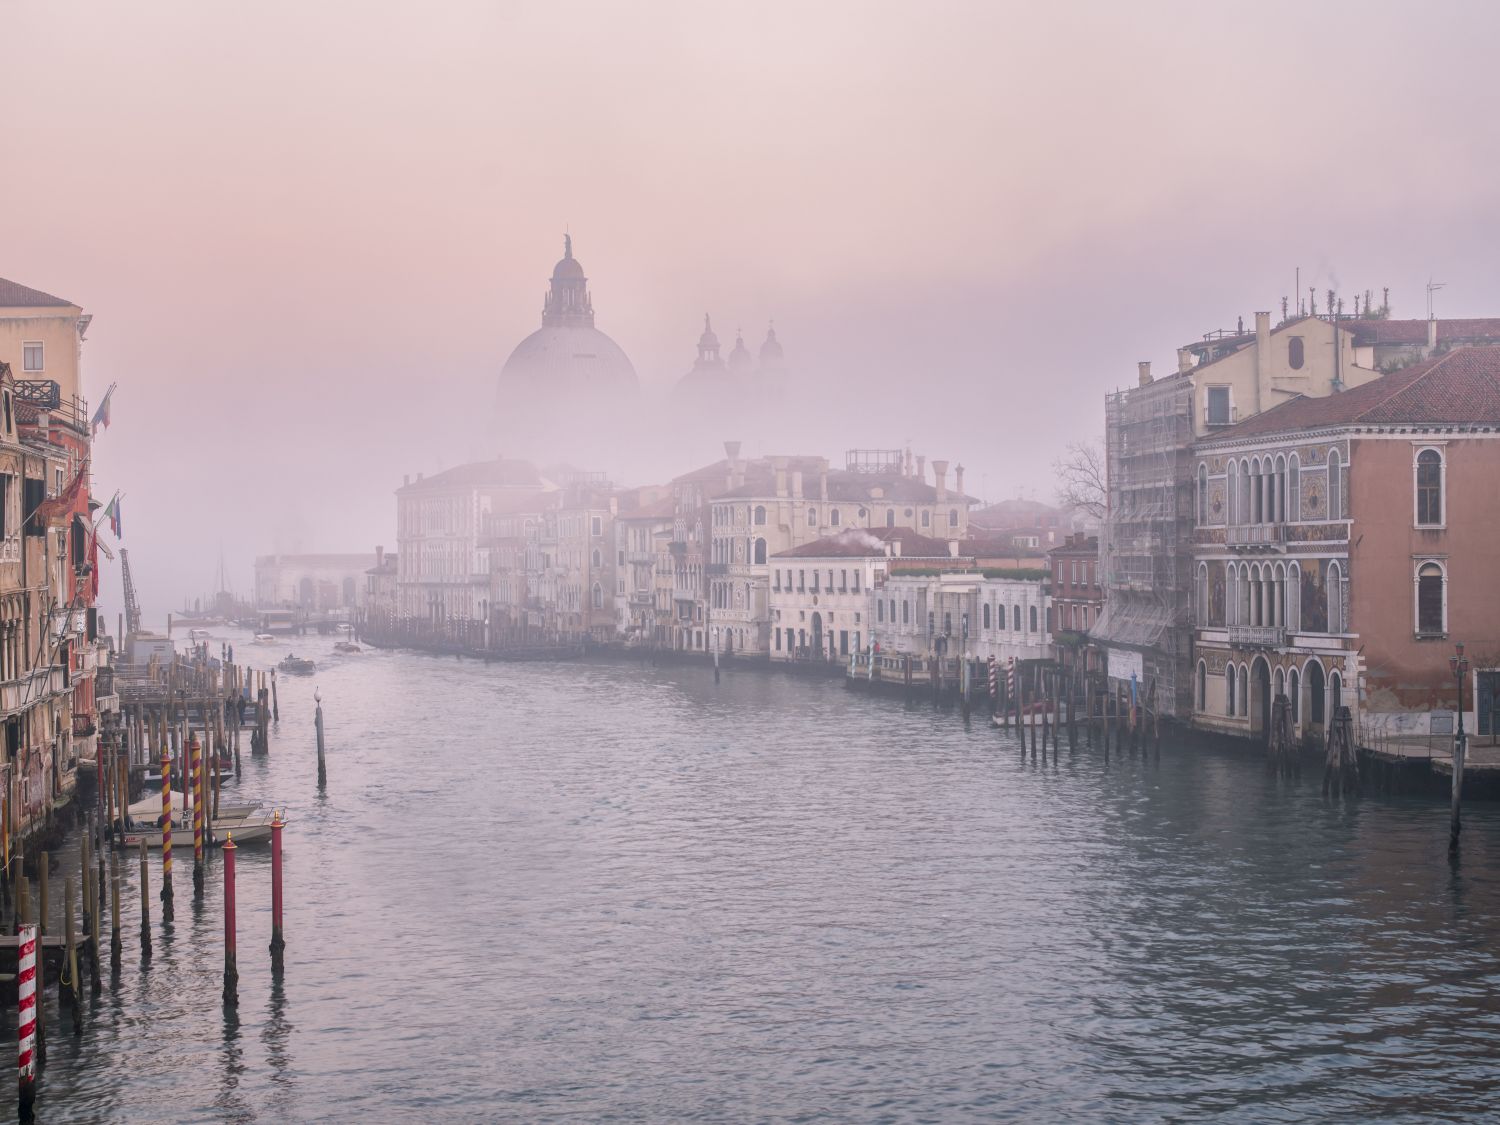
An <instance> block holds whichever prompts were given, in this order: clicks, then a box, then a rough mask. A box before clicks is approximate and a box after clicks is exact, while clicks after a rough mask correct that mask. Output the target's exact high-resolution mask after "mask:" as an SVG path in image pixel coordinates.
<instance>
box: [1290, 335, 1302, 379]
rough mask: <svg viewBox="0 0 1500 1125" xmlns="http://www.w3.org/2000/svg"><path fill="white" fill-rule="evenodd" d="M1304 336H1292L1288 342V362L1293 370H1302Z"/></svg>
mask: <svg viewBox="0 0 1500 1125" xmlns="http://www.w3.org/2000/svg"><path fill="white" fill-rule="evenodd" d="M1302 360H1303V354H1302V337H1301V336H1291V337H1289V338H1288V339H1287V342H1286V363H1287V366H1288V367H1290V368H1291V369H1292V370H1293V371H1301V370H1302Z"/></svg>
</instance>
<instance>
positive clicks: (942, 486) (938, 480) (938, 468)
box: [932, 461, 948, 504]
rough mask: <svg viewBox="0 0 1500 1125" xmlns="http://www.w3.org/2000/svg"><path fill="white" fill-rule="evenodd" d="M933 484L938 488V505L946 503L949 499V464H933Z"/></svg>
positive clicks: (940, 462)
mask: <svg viewBox="0 0 1500 1125" xmlns="http://www.w3.org/2000/svg"><path fill="white" fill-rule="evenodd" d="M932 483H933V484H934V485H936V486H937V501H938V503H939V504H942V503H944V502H945V501H946V500H947V499H948V462H946V461H934V462H933V463H932Z"/></svg>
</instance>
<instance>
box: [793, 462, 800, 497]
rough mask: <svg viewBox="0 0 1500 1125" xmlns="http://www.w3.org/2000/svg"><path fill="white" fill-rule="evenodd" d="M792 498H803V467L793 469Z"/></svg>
mask: <svg viewBox="0 0 1500 1125" xmlns="http://www.w3.org/2000/svg"><path fill="white" fill-rule="evenodd" d="M792 499H793V500H801V499H802V470H801V469H793V470H792Z"/></svg>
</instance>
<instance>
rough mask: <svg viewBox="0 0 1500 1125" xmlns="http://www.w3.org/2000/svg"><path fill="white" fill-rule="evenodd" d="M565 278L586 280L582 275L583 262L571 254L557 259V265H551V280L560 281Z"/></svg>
mask: <svg viewBox="0 0 1500 1125" xmlns="http://www.w3.org/2000/svg"><path fill="white" fill-rule="evenodd" d="M566 278H577V279H578V280H580V281H586V280H588V279H587V278H585V277H584V276H583V263H582V262H580V261H579V260H578V259H577V258H575V257H573V256H572V255H571V254H569V255H568V256H567V257H564V258H559V259H557V265H555V266H553V267H552V280H554V281H562V280H564V279H566Z"/></svg>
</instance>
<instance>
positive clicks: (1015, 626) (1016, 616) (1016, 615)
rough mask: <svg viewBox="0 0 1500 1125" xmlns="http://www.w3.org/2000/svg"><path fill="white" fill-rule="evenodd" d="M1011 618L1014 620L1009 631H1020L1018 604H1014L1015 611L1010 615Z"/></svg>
mask: <svg viewBox="0 0 1500 1125" xmlns="http://www.w3.org/2000/svg"><path fill="white" fill-rule="evenodd" d="M1011 620H1012V621H1013V622H1014V624H1013V625H1012V626H1011V631H1012V632H1015V633H1019V632H1020V631H1021V607H1020V606H1016V607H1015V613H1014V614H1013V615H1012V618H1011Z"/></svg>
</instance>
